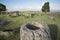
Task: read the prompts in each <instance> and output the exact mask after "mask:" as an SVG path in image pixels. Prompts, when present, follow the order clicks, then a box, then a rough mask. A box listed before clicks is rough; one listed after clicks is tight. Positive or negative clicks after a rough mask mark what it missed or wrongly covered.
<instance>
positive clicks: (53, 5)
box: [50, 3, 60, 11]
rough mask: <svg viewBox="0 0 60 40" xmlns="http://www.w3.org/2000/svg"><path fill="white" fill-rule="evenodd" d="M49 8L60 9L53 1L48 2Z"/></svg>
mask: <svg viewBox="0 0 60 40" xmlns="http://www.w3.org/2000/svg"><path fill="white" fill-rule="evenodd" d="M50 9H51V11H52V10H57V11H58V10H60V6H57V5H56V4H55V3H50Z"/></svg>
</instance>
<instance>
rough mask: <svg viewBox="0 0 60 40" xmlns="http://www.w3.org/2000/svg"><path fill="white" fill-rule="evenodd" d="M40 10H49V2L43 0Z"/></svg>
mask: <svg viewBox="0 0 60 40" xmlns="http://www.w3.org/2000/svg"><path fill="white" fill-rule="evenodd" d="M41 11H42V12H45V13H46V12H50V7H49V2H45V4H44V5H43V6H42V9H41Z"/></svg>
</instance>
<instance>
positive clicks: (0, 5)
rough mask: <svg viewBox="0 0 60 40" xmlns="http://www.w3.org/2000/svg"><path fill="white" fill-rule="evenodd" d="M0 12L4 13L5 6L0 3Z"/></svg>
mask: <svg viewBox="0 0 60 40" xmlns="http://www.w3.org/2000/svg"><path fill="white" fill-rule="evenodd" d="M1 11H6V6H5V5H4V4H2V3H0V12H1Z"/></svg>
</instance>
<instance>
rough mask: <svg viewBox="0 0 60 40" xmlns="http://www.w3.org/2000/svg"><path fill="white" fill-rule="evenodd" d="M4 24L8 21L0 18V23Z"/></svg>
mask: <svg viewBox="0 0 60 40" xmlns="http://www.w3.org/2000/svg"><path fill="white" fill-rule="evenodd" d="M6 24H8V21H6V20H0V25H6Z"/></svg>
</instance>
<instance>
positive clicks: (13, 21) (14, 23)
mask: <svg viewBox="0 0 60 40" xmlns="http://www.w3.org/2000/svg"><path fill="white" fill-rule="evenodd" d="M22 15H23V14H22ZM59 15H60V14H57V15H56V14H53V16H54V18H55V20H51V19H48V15H46V14H45V15H43V16H41V15H39V14H37V15H35V16H34V17H33V18H31V17H29V18H23V16H18V17H15V18H13V17H10V16H7V15H0V17H1V18H2V19H3V20H8V21H10V23H9V24H8V25H4V26H2V25H0V30H4V29H13V28H18V27H21V25H23V24H24V23H26V22H30V21H43V22H45V23H47V24H52V25H53V24H54V25H56V26H57V27H54V26H50V28H51V32H52V33H51V35H53V36H52V38H53V40H56V39H55V37H56V36H57V40H60V16H59ZM25 16H26V14H25ZM57 31H58V32H57ZM56 32H57V33H56ZM54 36H55V37H54Z"/></svg>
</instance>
